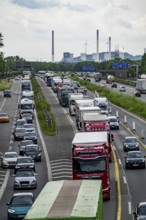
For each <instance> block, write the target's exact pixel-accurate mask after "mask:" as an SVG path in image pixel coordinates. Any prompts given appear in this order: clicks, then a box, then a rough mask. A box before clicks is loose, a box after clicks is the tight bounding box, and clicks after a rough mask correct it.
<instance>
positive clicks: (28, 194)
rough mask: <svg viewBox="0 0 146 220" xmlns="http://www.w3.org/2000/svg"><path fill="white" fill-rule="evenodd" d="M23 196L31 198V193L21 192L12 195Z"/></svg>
mask: <svg viewBox="0 0 146 220" xmlns="http://www.w3.org/2000/svg"><path fill="white" fill-rule="evenodd" d="M23 195H26V196H33V193H32V192H22V193H14V194H13V196H23Z"/></svg>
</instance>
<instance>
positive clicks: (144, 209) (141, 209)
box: [137, 205, 146, 216]
mask: <svg viewBox="0 0 146 220" xmlns="http://www.w3.org/2000/svg"><path fill="white" fill-rule="evenodd" d="M137 212H138V214H139V215H144V216H146V206H145V205H143V206H140V207H139V208H138V210H137Z"/></svg>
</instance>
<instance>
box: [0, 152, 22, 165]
mask: <svg viewBox="0 0 146 220" xmlns="http://www.w3.org/2000/svg"><path fill="white" fill-rule="evenodd" d="M17 158H18V154H17V152H11V151H10V152H5V153H4V155H3V156H2V161H1V166H2V168H14V167H15V165H16V161H17Z"/></svg>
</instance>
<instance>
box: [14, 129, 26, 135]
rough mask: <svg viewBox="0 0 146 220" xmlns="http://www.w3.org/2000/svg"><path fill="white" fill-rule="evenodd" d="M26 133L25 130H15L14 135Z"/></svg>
mask: <svg viewBox="0 0 146 220" xmlns="http://www.w3.org/2000/svg"><path fill="white" fill-rule="evenodd" d="M25 132H26V130H25V129H16V133H17V134H18V133H25Z"/></svg>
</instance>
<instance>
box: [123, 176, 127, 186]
mask: <svg viewBox="0 0 146 220" xmlns="http://www.w3.org/2000/svg"><path fill="white" fill-rule="evenodd" d="M123 182H124V184H127V179H126V177H125V176H123Z"/></svg>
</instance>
